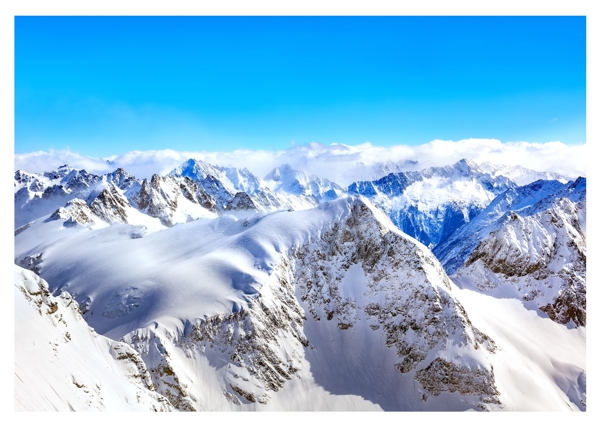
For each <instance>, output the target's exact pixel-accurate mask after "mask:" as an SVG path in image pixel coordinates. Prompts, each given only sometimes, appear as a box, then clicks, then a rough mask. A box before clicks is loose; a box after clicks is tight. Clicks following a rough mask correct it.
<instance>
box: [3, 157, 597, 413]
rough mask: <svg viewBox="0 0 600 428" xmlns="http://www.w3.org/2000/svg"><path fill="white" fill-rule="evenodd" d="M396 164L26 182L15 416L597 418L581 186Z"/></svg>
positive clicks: (205, 166)
mask: <svg viewBox="0 0 600 428" xmlns="http://www.w3.org/2000/svg"><path fill="white" fill-rule="evenodd" d="M414 164H415V165H417V162H414ZM382 165H383V166H382V167H381V168H380V169H381V171H382V175H381V176H380V177H378V178H375V179H373V180H371V181H355V182H353V183H352V184H350V185H349V186H348V187H342V186H340V185H338V184H336V183H334V182H333V181H330V180H328V179H327V178H324V177H319V176H316V175H310V174H307V173H306V172H304V171H302V170H297V169H294V168H292V166H290V165H289V164H284V165H282V166H280V167H277V168H275V169H273V170H272V171H271V172H270V173H269V174H267V175H266V176H264V177H257V176H255V175H254V174H253V173H251V172H250V171H249V170H248V169H246V168H244V169H238V168H233V167H222V166H217V165H211V164H209V163H206V162H204V161H202V160H199V159H190V160H188V161H186V162H185V163H183V164H182V165H180V166H179V167H177V168H175V169H174V170H172V171H171V172H170V173H168V174H167V175H164V176H161V175H158V174H154V175H152V176H151V177H150V178H146V179H138V178H136V177H134V176H132V175H130V174H128V173H127V172H126V171H124V170H123V169H121V168H119V169H116V170H115V171H114V172H112V173H107V174H104V175H96V174H93V173H90V172H87V171H85V170H78V169H74V168H71V167H69V166H68V165H63V166H60V167H58V168H57V169H56V170H54V171H50V172H31V171H28V172H26V171H21V170H19V171H16V172H15V176H14V198H15V224H14V229H15V254H14V262H15V266H14V271H15V272H14V278H15V283H14V284H15V289H14V292H15V369H14V370H15V409H16V410H19V411H40V410H66V411H69V410H75V411H80V410H148V411H223V410H226V411H235V410H249V411H273V410H276V411H277V410H278V411H280V410H286V411H297V410H337V411H347V410H360V411H377V410H379V411H381V410H383V411H398V410H401V411H434V410H435V411H440V410H442V411H456V410H459V411H466V410H475V411H585V410H586V179H585V177H579V178H577V177H564V176H561V175H558V174H555V173H551V172H536V171H531V170H527V169H525V168H521V167H509V166H503V165H492V164H481V165H480V164H477V163H475V162H473V161H471V160H466V159H465V160H461V161H459V162H458V163H456V164H454V165H449V166H445V167H441V168H438V167H436V168H428V169H423V170H421V171H405V172H400V169H403V168H406V164H403V165H391V164H389V165H388V164H385V165H384V164H382ZM384 166H385V168H384Z"/></svg>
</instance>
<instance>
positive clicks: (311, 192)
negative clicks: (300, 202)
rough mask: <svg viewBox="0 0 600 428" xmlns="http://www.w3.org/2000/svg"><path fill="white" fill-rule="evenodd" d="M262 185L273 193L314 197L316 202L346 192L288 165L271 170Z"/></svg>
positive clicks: (342, 194) (330, 198)
mask: <svg viewBox="0 0 600 428" xmlns="http://www.w3.org/2000/svg"><path fill="white" fill-rule="evenodd" d="M264 182H265V183H264V185H265V186H267V187H269V188H270V189H271V190H273V191H275V192H281V193H284V194H289V195H295V196H314V197H315V198H317V200H319V201H322V200H332V199H337V198H338V197H342V196H344V195H345V194H346V192H345V191H344V190H343V189H342V188H341V187H340V186H338V185H337V184H336V183H334V182H332V181H329V180H327V179H324V178H321V177H318V176H316V175H309V174H307V173H306V172H304V171H301V170H296V169H293V168H292V167H291V166H290V165H289V164H287V163H286V164H284V165H281V166H280V167H277V168H275V169H273V170H272V171H271V172H270V173H268V174H267V175H266V176H265V177H264Z"/></svg>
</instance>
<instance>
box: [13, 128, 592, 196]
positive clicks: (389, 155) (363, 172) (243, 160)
mask: <svg viewBox="0 0 600 428" xmlns="http://www.w3.org/2000/svg"><path fill="white" fill-rule="evenodd" d="M190 158H195V159H202V160H204V161H206V162H209V163H212V164H215V165H221V166H235V167H238V168H243V167H246V168H248V169H249V170H250V171H251V172H253V173H254V174H256V175H257V176H259V177H263V176H264V175H266V174H267V173H268V172H269V171H270V170H271V169H273V168H274V167H276V166H279V165H281V164H284V163H289V164H290V165H292V167H294V168H298V169H304V170H306V171H307V172H309V173H313V174H316V175H319V176H321V177H325V178H329V179H330V180H333V181H336V182H338V183H339V184H341V185H348V184H349V183H351V182H352V181H356V180H366V179H372V178H375V177H373V176H372V174H374V167H376V166H377V165H378V164H379V165H382V164H384V165H388V166H393V167H396V168H397V169H399V170H402V171H407V170H421V169H423V168H427V167H431V166H444V165H450V164H453V163H455V162H457V161H459V160H460V159H463V158H467V159H473V160H474V161H475V162H478V163H479V162H484V161H490V162H492V163H497V164H505V165H521V166H524V167H526V168H530V169H533V170H536V171H553V172H558V173H561V174H564V175H567V176H577V175H586V167H585V165H586V162H585V160H586V145H577V146H571V145H566V144H563V143H561V142H548V143H528V142H510V143H502V142H500V141H499V140H493V139H468V140H461V141H442V140H434V141H431V142H429V143H426V144H422V145H418V146H404V145H399V146H392V147H380V146H374V145H372V144H371V143H364V144H359V145H356V146H347V145H343V144H331V145H324V144H321V143H310V144H305V145H294V146H292V147H291V148H289V149H287V150H278V151H268V150H245V149H244V150H242V149H240V150H235V151H231V152H177V151H174V150H170V149H167V150H150V151H133V152H127V153H124V154H121V155H117V156H112V157H111V158H110V160H111V164H107V162H106V159H101V158H92V157H89V156H83V155H80V154H78V153H73V152H71V151H68V150H65V151H50V152H34V153H26V154H17V155H15V169H22V170H24V171H28V172H43V171H49V170H53V169H56V168H57V167H58V166H59V165H63V164H69V165H71V166H72V167H75V168H84V169H86V170H88V171H90V172H94V173H99V174H100V173H105V172H109V171H113V170H115V169H116V168H117V167H122V168H123V169H125V170H126V171H128V172H129V173H131V174H133V175H135V176H136V177H138V178H149V177H150V176H152V174H154V173H158V174H160V175H164V174H166V173H168V172H169V171H171V170H172V169H173V168H175V167H176V166H178V165H180V164H181V163H183V162H184V161H186V160H187V159H190ZM415 162H416V163H415Z"/></svg>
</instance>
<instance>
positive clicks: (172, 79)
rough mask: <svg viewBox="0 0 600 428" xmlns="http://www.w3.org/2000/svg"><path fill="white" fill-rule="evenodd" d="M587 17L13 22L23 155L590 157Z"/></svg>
mask: <svg viewBox="0 0 600 428" xmlns="http://www.w3.org/2000/svg"><path fill="white" fill-rule="evenodd" d="M585 25H586V22H585V17H16V18H15V153H27V152H32V151H37V150H49V149H55V150H61V149H65V148H69V149H70V150H72V151H76V152H79V153H82V154H85V155H90V156H109V155H115V154H120V153H123V152H126V151H130V150H159V149H166V148H170V149H174V150H182V151H186V150H193V151H201V150H208V151H215V150H219V151H229V150H235V149H237V148H247V149H266V150H273V149H285V148H288V147H290V146H291V145H292V144H306V143H309V142H313V141H315V142H321V143H324V144H331V143H334V142H336V143H343V144H349V145H356V144H360V143H364V142H365V141H370V142H371V143H372V144H374V145H379V146H392V145H397V144H407V145H416V144H423V143H426V142H429V141H431V140H434V139H446V140H460V139H465V138H496V139H499V140H501V141H504V142H508V141H529V142H547V141H562V142H564V143H567V144H579V143H584V142H585V141H586V132H585V125H586V122H585V113H586V110H585V105H586V74H585V70H586V56H585V51H586V39H585V33H586V28H585Z"/></svg>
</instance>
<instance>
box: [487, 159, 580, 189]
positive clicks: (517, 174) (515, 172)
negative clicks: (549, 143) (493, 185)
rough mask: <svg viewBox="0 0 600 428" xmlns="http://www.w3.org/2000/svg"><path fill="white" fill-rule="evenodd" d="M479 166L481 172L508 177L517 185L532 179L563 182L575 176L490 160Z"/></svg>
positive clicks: (523, 184) (522, 184)
mask: <svg viewBox="0 0 600 428" xmlns="http://www.w3.org/2000/svg"><path fill="white" fill-rule="evenodd" d="M479 168H480V169H481V170H482V171H483V172H485V173H487V174H490V175H491V176H492V177H498V176H503V177H508V178H510V179H511V180H512V181H514V182H515V183H517V185H519V186H525V185H526V184H529V183H533V182H534V181H538V180H556V181H560V182H561V183H563V184H564V183H566V182H568V181H571V180H574V179H575V178H577V177H565V176H564V175H561V174H558V173H556V172H549V171H546V172H538V171H534V170H532V169H529V168H524V167H522V166H519V165H498V164H493V163H491V162H483V163H481V164H479Z"/></svg>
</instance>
